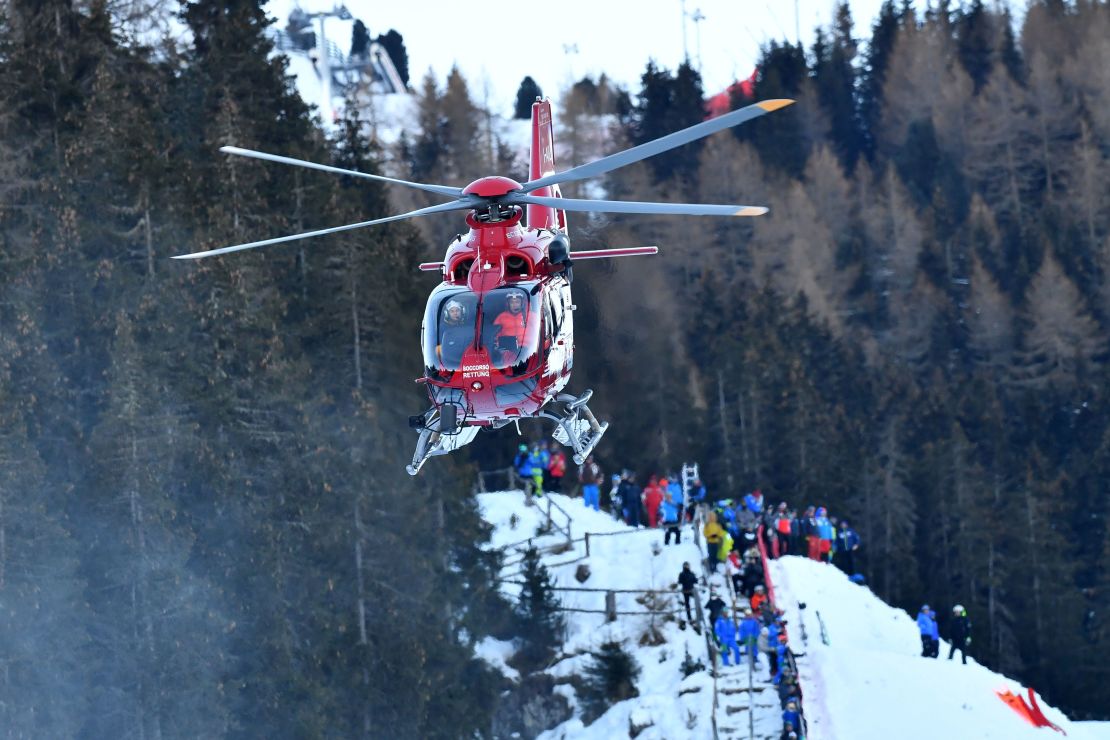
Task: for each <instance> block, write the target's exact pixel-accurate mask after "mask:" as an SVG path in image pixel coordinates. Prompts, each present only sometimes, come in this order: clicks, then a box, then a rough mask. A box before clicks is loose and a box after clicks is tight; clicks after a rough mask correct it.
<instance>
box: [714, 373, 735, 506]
mask: <svg viewBox="0 0 1110 740" xmlns="http://www.w3.org/2000/svg"><path fill="white" fill-rule="evenodd" d="M729 374H730V375H731V372H730V373H729ZM717 414H718V416H719V417H720V420H721V447H722V450H723V454H724V458H725V481H726V482H727V483H728V489H729V490H730V491H731V490H732V489H733V487H734V485H735V484H734V477H733V474H732V439H731V437H730V435H729V433H728V417H727V414H726V413H725V378H724V372H723V371H722V370H720V369H718V370H717Z"/></svg>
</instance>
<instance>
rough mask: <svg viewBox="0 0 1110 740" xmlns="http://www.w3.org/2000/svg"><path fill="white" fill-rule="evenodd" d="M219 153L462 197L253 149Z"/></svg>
mask: <svg viewBox="0 0 1110 740" xmlns="http://www.w3.org/2000/svg"><path fill="white" fill-rule="evenodd" d="M220 151H221V152H223V153H224V154H238V155H239V156H240V157H253V158H255V159H265V160H266V161H268V162H280V163H281V164H292V165H296V166H297V167H308V168H309V169H313V170H321V171H323V172H331V173H334V174H337V175H350V176H351V177H365V178H366V179H367V180H377V181H378V182H391V183H393V184H394V185H404V186H405V187H407V188H416V189H417V190H425V191H427V192H429V193H438V194H440V195H449V196H451V197H452V198H458V197H459V196H460V195H462V188H453V187H450V186H449V185H429V184H427V183H423V182H409V181H408V180H398V179H396V178H394V177H385V176H383V175H371V174H369V173H366V172H359V171H358V170H345V169H343V168H342V167H332V166H330V165H326V164H316V163H315V162H306V161H305V160H303V159H293V158H292V157H282V156H279V155H277V154H267V153H266V152H257V151H255V150H254V149H240V148H239V147H237V146H221V147H220Z"/></svg>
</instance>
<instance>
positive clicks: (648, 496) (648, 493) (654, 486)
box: [644, 475, 667, 529]
mask: <svg viewBox="0 0 1110 740" xmlns="http://www.w3.org/2000/svg"><path fill="white" fill-rule="evenodd" d="M666 487H667V479H666V478H664V479H663V485H662V486H660V484H659V482H658V481H657V480H656V479H655V476H654V475H653V476H651V480H649V481H648V484H647V486H646V487H645V488H644V508H646V509H647V518H648V526H649V527H651V528H652V529H654V528H655V527H657V526H658V525H659V507H660V506H662V504H663V491H664V489H666Z"/></svg>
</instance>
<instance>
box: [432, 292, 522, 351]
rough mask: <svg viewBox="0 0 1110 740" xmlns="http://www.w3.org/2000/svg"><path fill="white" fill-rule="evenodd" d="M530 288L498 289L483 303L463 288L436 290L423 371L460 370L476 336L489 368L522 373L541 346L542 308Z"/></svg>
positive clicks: (487, 294)
mask: <svg viewBox="0 0 1110 740" xmlns="http://www.w3.org/2000/svg"><path fill="white" fill-rule="evenodd" d="M534 285H535V283H531V282H522V283H517V284H514V285H512V286H511V287H504V288H496V289H494V290H492V291H490V292H488V293H485V294H484V295H482V296H481V298H479V295H478V294H477V293H473V292H471V291H470V290H469V289H468V288H465V287H461V286H456V285H448V284H444V285H440V286H439V287H438V288H436V289H435V290H434V291H433V292H432V294H431V296H429V298H428V307H427V309H426V310H425V312H424V364H425V366H427V367H428V368H430V369H432V370H436V371H439V372H444V371H455V370H459V369H460V368H461V367H462V360H463V353H465V352H466V349H467V347H470V346H472V345H473V344H474V342H475V336H476V335H477V336H478V337H479V340H480V341H479V347H482V348H485V349H486V350H487V351H488V352H489V358H490V365H491V366H492V367H494V368H496V369H506V368H518V367H519V368H521V369H523V367H525V366H526V365H527V362H528V360H529V359H530V358H531V357H532V356H533V355H535V354H536V352H538V351H539V345H540V340H539V335H540V323H541V321H540V314H541V312H542V306H541V303H540V300H539V298H538V297H537V296H535V295H533V294H532V292H531V289H532V288H533V287H534ZM479 321H480V322H481V324H480V325H479V323H478V322H479ZM479 328H480V331H479Z"/></svg>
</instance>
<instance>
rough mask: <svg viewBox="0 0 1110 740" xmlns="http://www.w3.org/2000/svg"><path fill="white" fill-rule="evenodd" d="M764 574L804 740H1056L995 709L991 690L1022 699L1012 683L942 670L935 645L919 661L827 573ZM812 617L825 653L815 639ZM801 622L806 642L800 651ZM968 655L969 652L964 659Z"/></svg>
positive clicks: (879, 605)
mask: <svg viewBox="0 0 1110 740" xmlns="http://www.w3.org/2000/svg"><path fill="white" fill-rule="evenodd" d="M771 574H772V578H773V579H774V583H775V597H776V599H777V600H778V603H779V606H780V607H781V608H785V609H786V611H787V619H788V629H789V632H790V643H791V644H792V645H793V646H794V647H795V650H798V651H802V650H804V651H805V652H806V657H805V658H804V659H801V660H799V661H798V670H799V673H800V675H801V680H802V686H803V689H804V691H805V709H806V716H807V718H808V720H809V736H808V737H809V740H836V739H837V738H876V739H878V738H892V737H897V738H900V740H916V739H918V738H920V739H921V740H936V739H937V738H967V739H968V740H996V739H997V740H1024V739H1025V738H1041V740H1045V739H1046V738H1053V737H1062V736H1061V735H1059V734H1058V733H1056V732H1055V731H1053V730H1052V729H1049V728H1035V727H1032V726H1030V725H1029V724H1028V723H1026V722H1025V721H1024V720H1022V719H1021V718H1020V717H1019V716H1018V715H1017V714H1016V713H1015V712H1014V711H1013V710H1012V709H1010V708H1009V707H1008V706H1006V705H1005V704H1003V703H1002V701H1001V700H999V698H998V697H997V695H996V694H995V691H996V690H1006V689H1009V690H1011V691H1013V692H1014V693H1019V694H1024V689H1023V687H1022V686H1021V685H1020V684H1019V683H1018V682H1016V681H1013V680H1011V679H1008V678H1006V677H1005V676H1002V675H1001V674H998V673H995V672H993V671H991V670H988V669H987V668H984V667H983V666H981V665H979V664H978V663H976V662H974V661H973V660H972V659H971V658H969V659H968V664H967V665H961V663H960V659H959V653H957V654H956V657H955V658H954V659H953V660H952V661H948V660H947V657H948V647H949V646H948V643H947V642H945V641H943V640H942V641H941V651H940V658H939V659H928V658H922V657H920V653H921V640H920V638H919V636H918V634H919V633H918V630H917V624H916V622H915V621H914V618H913V617H911V616H910V615H909V614H907V613H906V612H904V611H902V610H901V609H895V608H893V607H890V606H888V605H887V604H886V603H884V602H883V601H881V600H880V599H879V598H878V597H876V596H875V595H874V594H873V593H871V591H870V590H868V589H867V588H866V587H863V586H857V585H855V584H854V583H852V582H850V581H849V580H848V579H847V577H846V576H845V575H844V574H843V573H841V572H840V571H838V570H837V569H836V568H833V567H832V566H829V565H825V564H823V563H817V562H814V561H812V560H807V559H804V558H798V557H786V558H782V559H781V560H778V561H775V562H772V563H771ZM799 601H801V602H804V603H805V604H806V608H805V609H804V610H799V609H798V602H799ZM936 606H937V607H938V608H940V609H943V608H944V607H945V605H936ZM818 612H820V615H821V621H824V623H825V629H826V633H827V636H828V640H829V644H828V645H824V644H823V643H822V640H821V625H820V623H819V621H818V618H817V614H818ZM971 616H972V619H974V618H975V615H974V614H972V615H971ZM803 622H804V624H805V629H806V632H807V634H808V645H807V646H805V647H804V648H803V646H802V637H801V625H802V623H803ZM974 649H975V645H974V644H973V645H972V646H971V652H972V654H974ZM1038 699H1039V697H1038ZM1039 703H1040V706H1041V709H1042V710H1043V711H1044V713H1045V716H1046V717H1047V718H1048V719H1049V720H1050V721H1051V722H1054V723H1055V724H1057V725H1059V726H1060V727H1061V729H1063V730H1065V731H1066V732H1067V736H1068V737H1069V738H1072V739H1073V740H1075V739H1079V740H1095V738H1097V737H1099V735H1096V734H1090V733H1089V728H1087V727H1083V726H1082V725H1081V724H1079V723H1075V724H1073V723H1071V722H1070V721H1069V720H1068V718H1067V717H1065V716H1064V714H1063V713H1062V712H1059V711H1057V710H1056V709H1054V708H1052V707H1050V706H1048V705H1047V704H1045V702H1044V701H1039Z"/></svg>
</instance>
